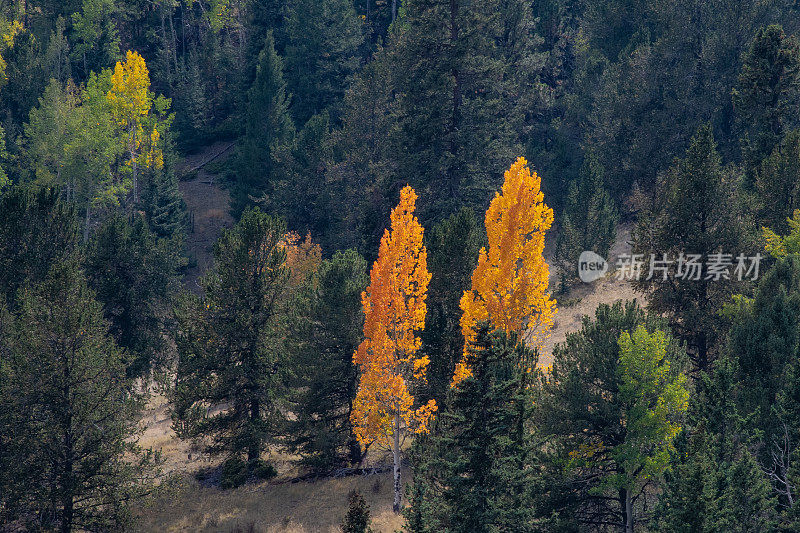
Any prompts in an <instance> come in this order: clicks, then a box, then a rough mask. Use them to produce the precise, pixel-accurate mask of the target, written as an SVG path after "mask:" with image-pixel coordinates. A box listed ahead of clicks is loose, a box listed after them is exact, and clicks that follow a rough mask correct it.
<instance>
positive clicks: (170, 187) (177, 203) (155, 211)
mask: <svg viewBox="0 0 800 533" xmlns="http://www.w3.org/2000/svg"><path fill="white" fill-rule="evenodd" d="M143 196H144V198H143V200H144V204H145V209H146V211H147V221H148V225H149V226H150V228H151V229H152V230H153V232H154V233H155V234H156V235H157V236H158V237H159V238H162V239H170V238H173V237H175V238H177V239H178V240H180V238H181V237H182V236H183V235H184V234H185V232H186V229H187V215H188V212H187V208H186V202H185V201H184V200H183V195H182V194H181V192H180V190H179V189H178V178H177V176H175V172H174V169H173V168H171V167H166V166H165V167H164V168H162V169H156V170H155V171H154V172H153V174H152V176H151V178H150V180H149V182H148V189H147V191H145V194H144V195H143Z"/></svg>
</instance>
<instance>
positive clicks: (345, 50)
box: [285, 0, 364, 125]
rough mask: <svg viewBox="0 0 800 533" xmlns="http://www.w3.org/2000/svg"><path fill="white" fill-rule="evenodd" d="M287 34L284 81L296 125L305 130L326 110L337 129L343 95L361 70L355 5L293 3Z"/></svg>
mask: <svg viewBox="0 0 800 533" xmlns="http://www.w3.org/2000/svg"><path fill="white" fill-rule="evenodd" d="M286 31H287V45H286V54H285V57H286V79H287V82H288V85H289V90H290V91H291V93H292V99H293V103H292V109H291V112H292V116H293V117H294V119H295V122H296V123H297V124H298V125H299V124H305V123H306V122H307V121H308V120H309V119H310V118H311V117H312V116H314V115H315V114H318V113H322V112H323V111H326V110H327V111H328V112H329V113H330V114H331V117H332V118H333V121H334V123H338V121H339V117H340V115H341V104H342V99H343V97H344V93H345V91H346V90H347V86H348V84H349V81H350V77H351V75H352V74H353V73H354V72H355V71H356V69H357V68H358V67H359V63H360V55H361V53H362V50H361V47H362V43H363V39H364V37H363V34H362V30H361V24H360V21H359V20H358V18H357V16H356V12H355V9H354V7H353V2H352V1H351V0H328V1H327V2H318V1H316V0H297V1H296V2H292V4H291V7H290V8H289V14H288V16H287V19H286Z"/></svg>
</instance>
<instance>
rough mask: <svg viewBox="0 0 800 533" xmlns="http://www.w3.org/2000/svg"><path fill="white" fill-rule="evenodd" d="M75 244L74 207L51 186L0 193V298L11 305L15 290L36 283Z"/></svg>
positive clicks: (64, 256)
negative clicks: (63, 199)
mask: <svg viewBox="0 0 800 533" xmlns="http://www.w3.org/2000/svg"><path fill="white" fill-rule="evenodd" d="M77 244H78V221H77V217H76V214H75V210H74V209H73V208H72V207H71V206H70V205H68V204H66V203H64V202H62V201H61V199H60V195H59V192H58V191H56V190H53V189H40V190H34V191H31V190H28V189H26V188H22V187H14V188H12V189H10V190H9V191H8V192H7V193H6V194H5V195H4V196H0V295H2V296H1V297H0V298H2V299H5V301H6V302H7V304H8V305H9V307H11V308H14V297H15V295H16V293H17V290H18V289H19V288H20V287H22V286H23V285H24V284H25V283H26V282H28V283H39V282H41V281H43V280H44V279H45V277H46V276H47V272H48V271H49V270H50V267H51V266H52V265H54V264H57V263H59V262H61V261H63V260H64V259H65V258H66V257H68V256H70V255H71V253H72V252H73V251H74V250H75V248H76V247H77Z"/></svg>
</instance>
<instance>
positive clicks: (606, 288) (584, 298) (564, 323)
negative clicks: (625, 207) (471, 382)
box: [539, 224, 644, 367]
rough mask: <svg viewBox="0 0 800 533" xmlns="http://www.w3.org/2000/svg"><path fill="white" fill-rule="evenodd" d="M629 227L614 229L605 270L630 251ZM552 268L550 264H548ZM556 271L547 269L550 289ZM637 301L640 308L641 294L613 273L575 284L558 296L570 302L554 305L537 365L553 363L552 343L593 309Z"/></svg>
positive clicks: (555, 279)
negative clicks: (602, 305)
mask: <svg viewBox="0 0 800 533" xmlns="http://www.w3.org/2000/svg"><path fill="white" fill-rule="evenodd" d="M631 229H632V226H631V225H630V224H624V225H621V226H620V227H619V228H618V229H617V239H616V242H615V243H614V245H613V246H612V248H611V251H610V253H609V257H608V258H607V260H608V265H609V270H614V267H615V265H616V263H617V258H618V257H619V256H620V255H621V254H629V253H630V252H631V245H630V242H629V241H630V238H631ZM550 264H551V265H552V262H550ZM557 275H558V274H557V271H556V268H555V267H551V272H550V286H551V287H555V286H556V285H555V284H556V283H557ZM634 298H636V299H637V300H639V303H640V305H644V302H643V301H642V295H641V294H638V293H636V292H635V291H634V290H633V285H632V284H631V283H630V282H628V281H625V280H617V279H616V277H615V276H614V274H613V272H609V273H608V274H606V275H605V276H604V277H603V278H601V279H599V280H597V281H595V282H593V283H580V282H579V284H578V285H575V286H574V287H573V288H572V290H570V291H569V294H567V295H564V296H560V297H559V298H558V299H559V300H564V301H568V302H570V303H571V304H572V305H569V306H561V305H559V306H558V312H557V313H556V316H555V320H554V327H553V329H552V331H551V332H550V337H549V338H548V339H547V340H546V341H545V342H544V346H543V348H542V350H541V353H540V357H539V365H540V366H543V367H545V366H548V365H550V364H551V363H552V362H553V348H554V347H555V345H556V344H558V343H560V342H564V341H565V340H566V338H567V333H571V332H575V331H578V330H579V329H580V327H581V320H582V318H583V317H584V316H586V315H588V316H594V311H595V309H597V306H598V305H600V304H602V303H606V304H611V303H614V302H615V301H617V300H633V299H634Z"/></svg>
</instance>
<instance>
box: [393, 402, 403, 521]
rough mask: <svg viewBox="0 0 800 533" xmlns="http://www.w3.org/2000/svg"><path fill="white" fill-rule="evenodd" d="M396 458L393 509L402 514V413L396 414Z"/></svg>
mask: <svg viewBox="0 0 800 533" xmlns="http://www.w3.org/2000/svg"><path fill="white" fill-rule="evenodd" d="M392 456H393V459H394V503H393V504H392V511H394V512H395V514H400V497H401V494H400V413H397V414H395V415H394V446H392Z"/></svg>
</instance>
